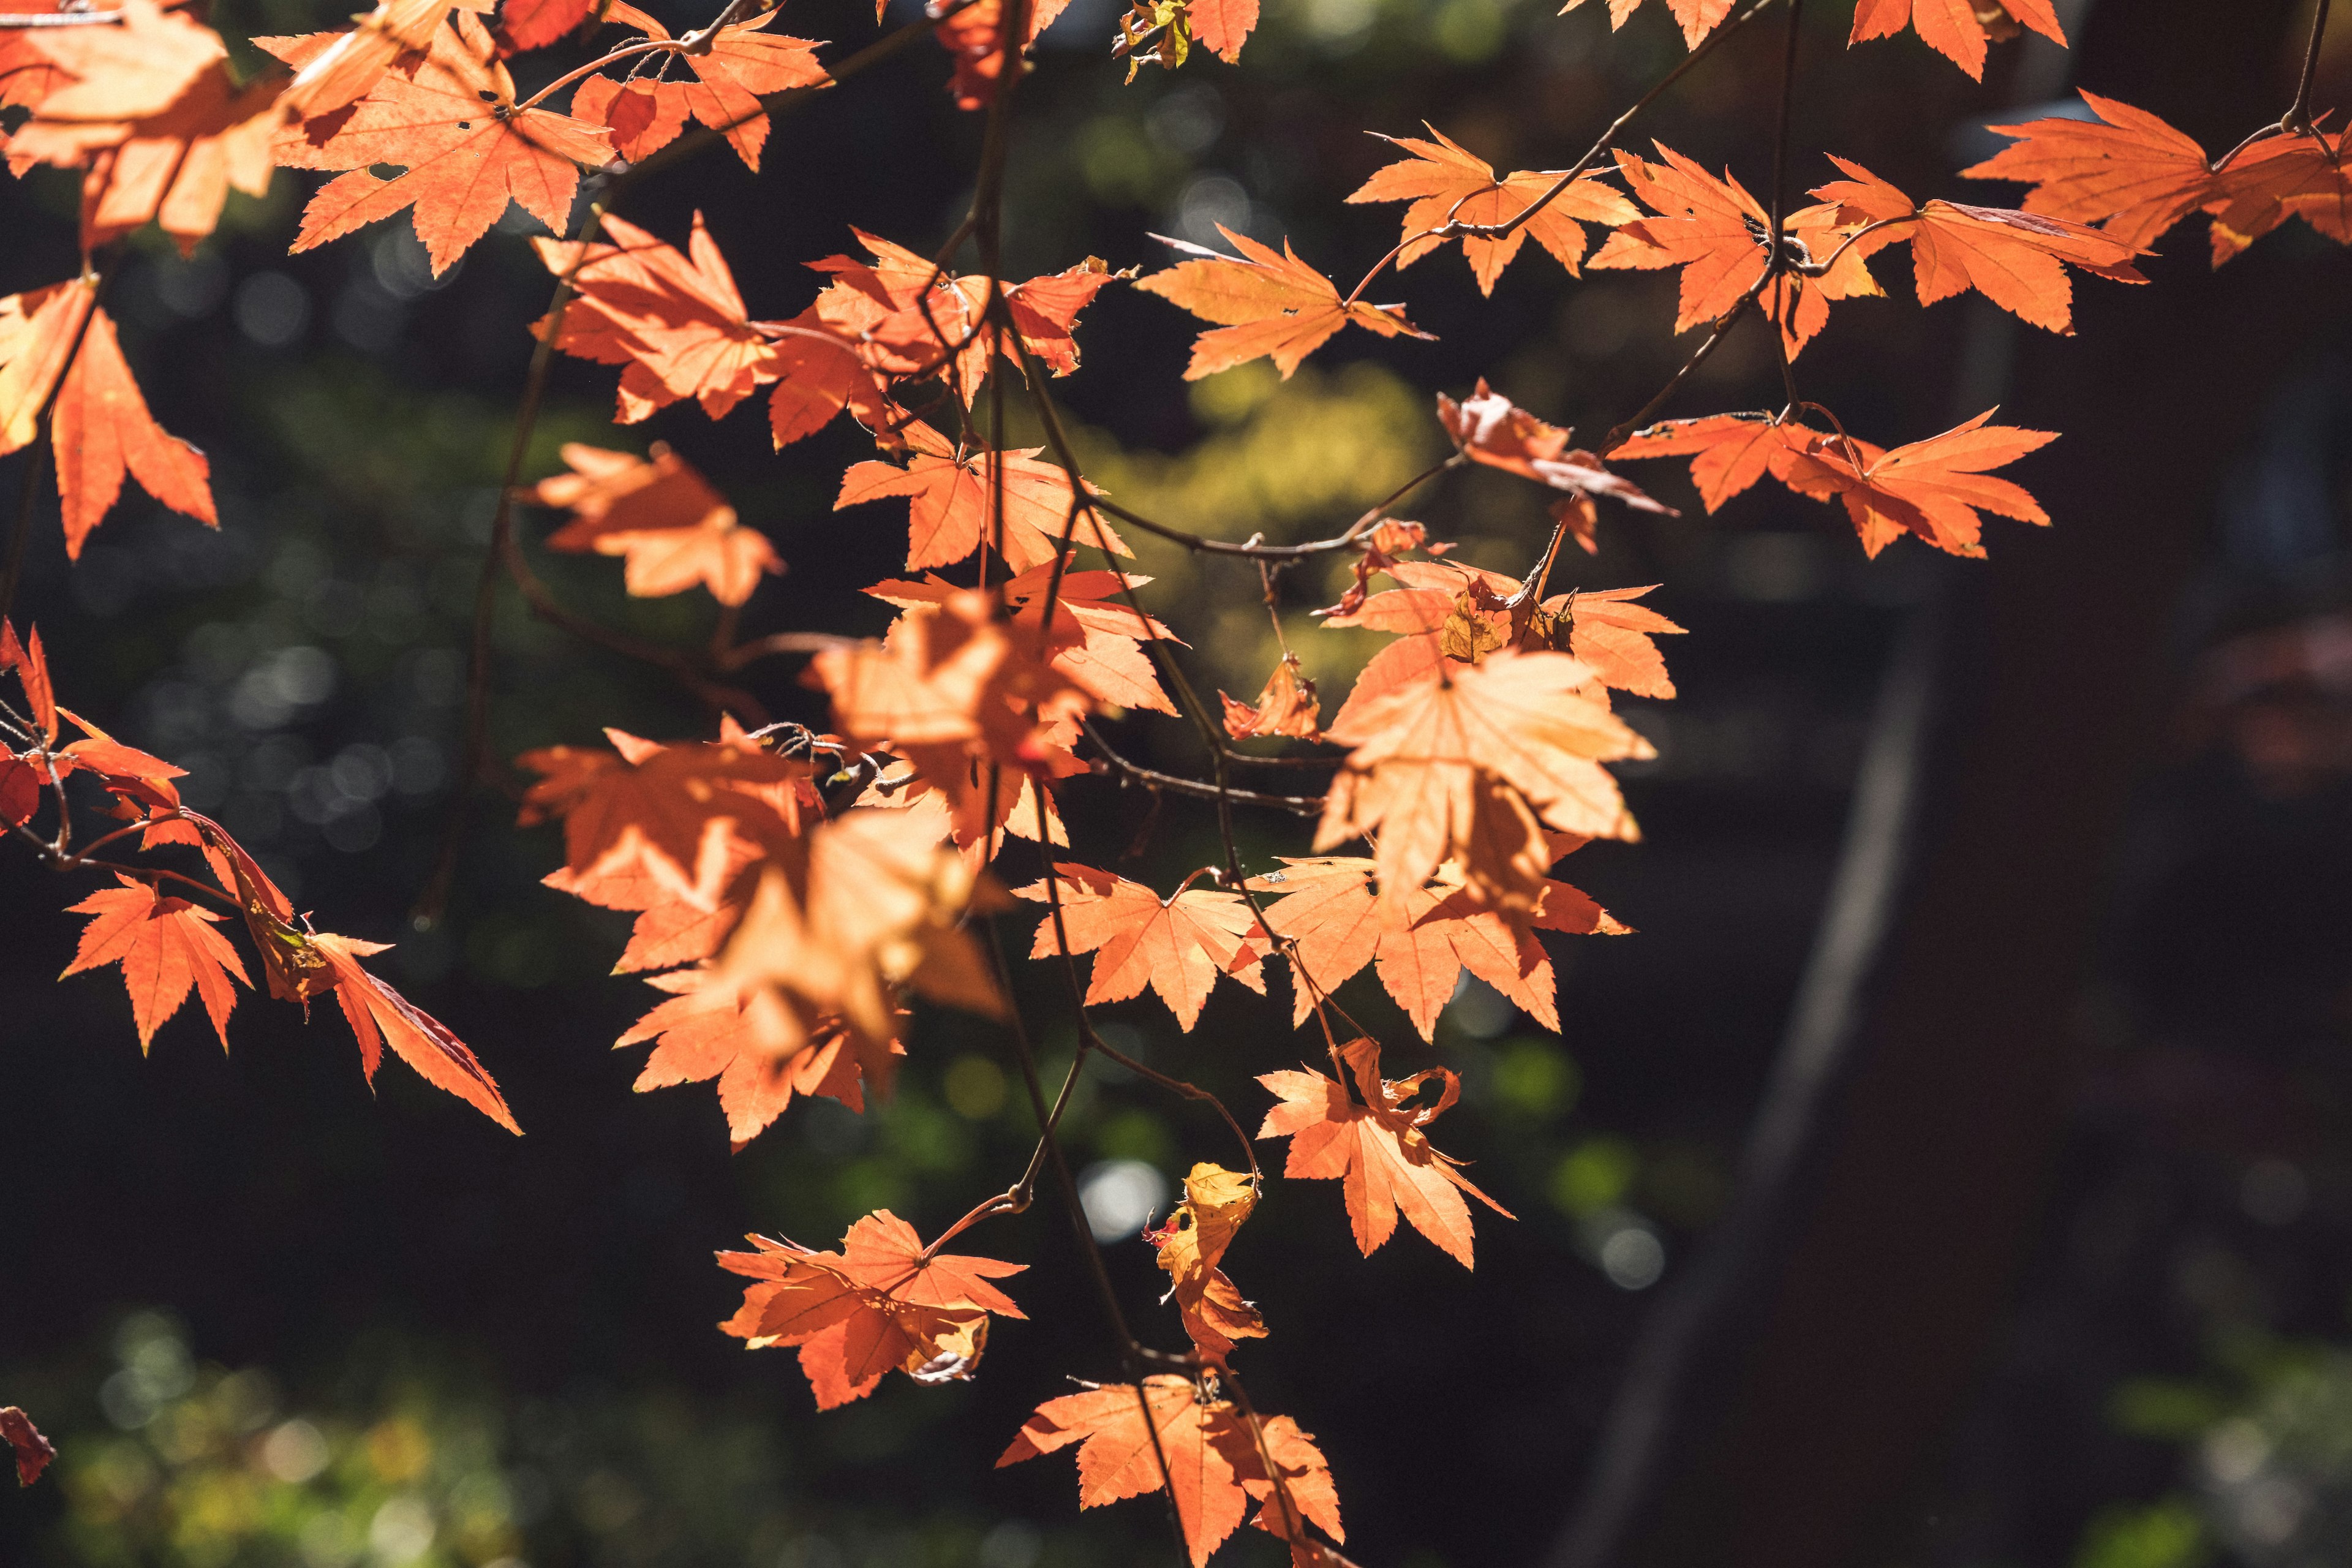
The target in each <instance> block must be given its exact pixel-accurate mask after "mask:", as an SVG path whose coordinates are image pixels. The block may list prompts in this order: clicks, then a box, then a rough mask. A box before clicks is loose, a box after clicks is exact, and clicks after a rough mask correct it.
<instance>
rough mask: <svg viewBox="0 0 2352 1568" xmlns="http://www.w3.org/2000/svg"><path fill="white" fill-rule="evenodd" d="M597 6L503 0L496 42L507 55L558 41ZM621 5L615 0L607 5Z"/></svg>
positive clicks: (568, 0) (582, 1) (582, 0)
mask: <svg viewBox="0 0 2352 1568" xmlns="http://www.w3.org/2000/svg"><path fill="white" fill-rule="evenodd" d="M597 5H598V0H506V4H505V5H503V6H502V7H500V9H499V28H498V37H499V43H500V45H501V46H503V47H504V48H505V50H506V52H507V53H509V54H520V53H522V52H524V51H525V50H528V49H543V48H545V47H548V46H549V45H550V44H554V43H561V42H562V39H563V37H564V35H566V34H568V33H572V32H574V31H576V30H577V29H578V28H579V26H580V25H581V24H582V23H583V22H585V21H587V20H588V18H589V17H591V16H594V15H595V14H596V10H597ZM621 8H622V7H621V6H620V5H618V4H617V0H615V3H614V4H611V5H608V7H607V9H608V10H614V11H617V10H619V9H621ZM663 36H664V37H667V34H665V35H663Z"/></svg>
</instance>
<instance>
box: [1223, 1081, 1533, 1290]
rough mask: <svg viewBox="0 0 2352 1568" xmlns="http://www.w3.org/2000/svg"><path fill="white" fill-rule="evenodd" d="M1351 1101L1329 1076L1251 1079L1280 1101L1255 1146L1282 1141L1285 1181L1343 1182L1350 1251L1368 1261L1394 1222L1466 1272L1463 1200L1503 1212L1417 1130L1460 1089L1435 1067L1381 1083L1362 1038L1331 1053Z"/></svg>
mask: <svg viewBox="0 0 2352 1568" xmlns="http://www.w3.org/2000/svg"><path fill="white" fill-rule="evenodd" d="M1339 1059H1340V1060H1341V1061H1342V1062H1343V1063H1345V1064H1346V1066H1347V1069H1348V1076H1349V1079H1350V1080H1351V1081H1352V1082H1353V1084H1354V1086H1355V1089H1356V1094H1357V1096H1358V1098H1357V1099H1354V1100H1351V1099H1349V1095H1348V1090H1347V1089H1345V1088H1342V1087H1341V1086H1340V1084H1339V1082H1338V1081H1337V1080H1335V1079H1330V1078H1327V1077H1325V1076H1324V1075H1323V1074H1322V1073H1319V1072H1316V1071H1314V1070H1312V1069H1303V1070H1300V1071H1297V1072H1272V1073H1265V1074H1262V1075H1260V1077H1259V1079H1258V1082H1260V1083H1262V1084H1264V1085H1265V1087H1266V1088H1267V1089H1272V1090H1273V1091H1274V1093H1275V1096H1276V1099H1277V1100H1279V1101H1280V1103H1279V1104H1277V1105H1276V1106H1275V1108H1274V1109H1273V1110H1269V1111H1267V1112H1266V1115H1265V1125H1264V1126H1262V1127H1260V1128H1259V1129H1258V1133H1257V1135H1258V1136H1259V1137H1260V1138H1287V1139H1289V1140H1290V1158H1289V1160H1288V1162H1287V1163H1286V1164H1285V1165H1284V1167H1283V1174H1284V1175H1286V1176H1307V1177H1325V1178H1336V1179H1339V1180H1340V1181H1343V1182H1344V1183H1345V1184H1346V1187H1345V1193H1346V1197H1347V1204H1348V1221H1349V1226H1350V1227H1351V1228H1352V1229H1353V1231H1354V1233H1355V1237H1356V1247H1357V1249H1358V1250H1360V1252H1362V1253H1363V1254H1364V1256H1365V1257H1367V1258H1369V1257H1370V1256H1371V1255H1372V1254H1373V1253H1374V1252H1375V1251H1377V1250H1379V1248H1380V1247H1381V1245H1382V1244H1383V1243H1384V1242H1386V1241H1387V1240H1388V1238H1389V1237H1391V1235H1393V1234H1395V1231H1396V1222H1397V1215H1399V1214H1402V1215H1404V1217H1405V1218H1406V1219H1407V1220H1409V1221H1410V1222H1412V1227H1413V1228H1414V1229H1415V1230H1418V1231H1419V1232H1421V1234H1422V1235H1423V1236H1425V1237H1429V1239H1430V1240H1432V1241H1433V1242H1435V1243H1436V1244H1437V1245H1438V1247H1440V1248H1441V1249H1442V1250H1444V1252H1446V1253H1448V1254H1450V1255H1451V1256H1452V1257H1453V1258H1454V1259H1455V1260H1456V1261H1458V1262H1459V1263H1460V1264H1461V1265H1462V1267H1464V1268H1469V1267H1471V1251H1470V1247H1471V1225H1470V1206H1469V1205H1467V1204H1465V1202H1463V1200H1462V1194H1465V1193H1467V1194H1470V1195H1471V1196H1472V1197H1474V1198H1476V1199H1477V1200H1478V1201H1479V1202H1480V1203H1483V1204H1485V1205H1486V1206H1487V1207H1488V1208H1490V1209H1493V1210H1494V1211H1495V1212H1496V1214H1498V1215H1502V1216H1503V1217H1504V1218H1506V1219H1508V1218H1510V1217H1512V1216H1511V1213H1510V1211H1509V1210H1508V1209H1506V1208H1505V1207H1503V1205H1500V1204H1498V1203H1496V1201H1495V1200H1494V1199H1492V1198H1490V1197H1488V1196H1487V1195H1486V1194H1484V1193H1482V1192H1480V1191H1479V1190H1478V1189H1477V1188H1476V1187H1475V1186H1474V1185H1472V1184H1471V1183H1470V1180H1469V1178H1467V1177H1466V1176H1465V1175H1463V1174H1462V1173H1461V1172H1460V1171H1459V1170H1457V1169H1456V1168H1455V1166H1456V1164H1457V1163H1458V1162H1456V1161H1454V1160H1451V1159H1448V1158H1447V1157H1446V1156H1445V1155H1444V1154H1441V1153H1439V1152H1437V1151H1436V1150H1435V1149H1433V1148H1432V1147H1431V1146H1430V1142H1429V1139H1428V1136H1427V1134H1426V1133H1425V1132H1424V1131H1423V1129H1424V1128H1426V1127H1427V1126H1428V1125H1429V1124H1430V1123H1431V1122H1433V1121H1436V1120H1437V1118H1438V1117H1439V1116H1441V1115H1443V1114H1444V1111H1445V1110H1446V1108H1447V1107H1449V1106H1451V1105H1452V1104H1453V1103H1454V1100H1455V1098H1456V1097H1457V1096H1458V1095H1459V1094H1460V1092H1461V1082H1460V1080H1459V1079H1457V1078H1455V1076H1454V1074H1453V1073H1452V1072H1450V1071H1448V1070H1446V1069H1445V1068H1431V1069H1430V1070H1428V1071H1427V1072H1421V1073H1415V1074H1414V1075H1413V1076H1412V1077H1411V1078H1408V1079H1396V1080H1394V1081H1389V1080H1384V1079H1382V1078H1381V1048H1380V1047H1379V1046H1378V1045H1376V1044H1374V1043H1373V1042H1372V1041H1370V1040H1351V1041H1349V1043H1348V1044H1346V1045H1344V1046H1341V1047H1339ZM1433 1081H1434V1082H1436V1083H1438V1084H1440V1085H1442V1088H1441V1089H1439V1090H1438V1093H1437V1098H1436V1099H1435V1100H1432V1101H1429V1102H1428V1103H1425V1104H1423V1103H1418V1101H1419V1100H1420V1097H1421V1095H1422V1092H1423V1089H1424V1087H1425V1086H1427V1085H1428V1084H1430V1083H1432V1082H1433Z"/></svg>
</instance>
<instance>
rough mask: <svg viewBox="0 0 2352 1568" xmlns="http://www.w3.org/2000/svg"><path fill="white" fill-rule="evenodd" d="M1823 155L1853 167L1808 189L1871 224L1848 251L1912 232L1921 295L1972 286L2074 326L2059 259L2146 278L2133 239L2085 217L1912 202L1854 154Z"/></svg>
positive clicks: (1947, 294)
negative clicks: (1839, 177) (2105, 229)
mask: <svg viewBox="0 0 2352 1568" xmlns="http://www.w3.org/2000/svg"><path fill="white" fill-rule="evenodd" d="M1830 162H1831V163H1835V164H1836V165H1837V166H1838V167H1839V168H1840V169H1842V170H1843V171H1844V172H1845V173H1846V174H1848V175H1849V176H1851V177H1850V178H1847V179H1843V180H1832V181H1831V182H1830V183H1829V184H1826V185H1819V186H1816V187H1815V188H1814V190H1813V195H1817V196H1819V197H1821V198H1822V200H1823V201H1825V202H1830V203H1832V204H1833V205H1835V206H1836V208H1837V213H1838V221H1839V222H1840V223H1842V224H1847V225H1858V224H1868V225H1870V226H1871V228H1870V230H1869V231H1868V232H1866V233H1858V234H1857V235H1856V237H1855V238H1854V241H1853V248H1854V249H1855V250H1856V251H1868V252H1870V253H1871V254H1876V253H1877V252H1878V251H1880V250H1883V249H1885V247H1887V246H1890V245H1899V244H1901V243H1903V242H1904V241H1906V240H1908V241H1909V242H1910V245H1911V264H1912V268H1913V274H1914V281H1915V283H1916V287H1917V289H1918V292H1919V303H1921V304H1922V305H1932V304H1934V303H1936V301H1937V300H1948V299H1950V298H1951V297H1952V296H1953V295H1955V294H1958V293H1962V292H1964V291H1966V290H1968V289H1976V290H1978V291H1979V293H1981V294H1983V295H1984V297H1985V298H1986V299H1988V300H1991V301H1992V302H1993V303H1994V304H1996V305H1999V306H2000V308H2001V309H2002V310H2007V311H2009V312H2010V313H2011V315H2013V316H2016V317H2017V318H2018V319H2019V320H2021V321H2031V322H2032V323H2033V324H2034V325H2035V326H2037V327H2044V328H2047V329H2048V330H2050V331H2053V332H2065V333H2072V332H2073V331H2074V309H2073V300H2074V290H2073V289H2072V287H2071V286H2070V285H2069V284H2068V282H2067V279H2066V268H2067V267H2069V266H2072V267H2078V268H2082V269H2083V270H2084V271H2085V272H2092V273H2096V274H2097V275H2098V276H2100V277H2102V278H2109V279H2114V280H2115V281H2116V282H2118V283H2145V282H2147V279H2146V278H2144V277H2143V276H2141V274H2140V272H2139V269H2138V268H2135V267H2134V266H2132V264H2131V258H2133V257H2134V256H2137V255H2138V254H2139V252H2138V251H2137V249H2136V248H2134V247H2131V246H2128V245H2126V244H2124V243H2123V242H2122V241H2121V240H2119V239H2116V238H2115V237H2112V236H2110V235H2107V234H2105V233H2104V232H2102V231H2101V230H2098V229H2095V228H2093V227H2091V226H2089V225H2087V224H2079V223H2074V222H2071V221H2070V220H2068V219H2065V218H2061V217H2051V216H2046V215H2042V214H2039V213H2030V212H2019V211H2016V210H2014V209H2012V208H2010V207H1976V206H1966V205H1961V204H1960V203H1958V202H1947V201H1929V202H1925V203H1915V202H1913V201H1912V199H1911V198H1910V197H1909V196H1906V195H1904V194H1903V193H1902V192H1901V191H1898V190H1896V189H1895V187H1894V186H1893V185H1890V184H1887V183H1886V182H1885V180H1882V179H1880V178H1879V177H1878V176H1877V175H1875V174H1872V173H1871V172H1870V171H1869V170H1867V169H1865V168H1864V167H1863V166H1862V165H1861V164H1859V163H1852V162H1850V161H1848V160H1846V159H1844V158H1838V157H1832V158H1831V159H1830Z"/></svg>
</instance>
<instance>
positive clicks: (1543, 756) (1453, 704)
mask: <svg viewBox="0 0 2352 1568" xmlns="http://www.w3.org/2000/svg"><path fill="white" fill-rule="evenodd" d="M1591 679H1592V672H1591V670H1590V669H1589V668H1586V667H1585V666H1584V665H1582V664H1580V663H1578V662H1577V661H1576V660H1575V659H1573V658H1570V657H1568V656H1567V655H1566V654H1560V653H1551V652H1532V653H1523V652H1519V651H1517V650H1515V649H1504V650H1501V651H1498V652H1496V653H1494V654H1492V655H1490V656H1489V657H1488V658H1486V661H1485V662H1484V663H1482V664H1477V665H1458V664H1455V663H1454V662H1453V661H1451V660H1444V661H1440V663H1439V665H1438V667H1437V668H1435V669H1433V671H1431V672H1430V675H1429V676H1428V677H1427V678H1425V679H1420V680H1416V681H1413V682H1411V683H1409V684H1402V685H1399V686H1397V687H1395V688H1394V689H1390V690H1387V691H1383V692H1381V694H1380V695H1379V696H1377V697H1374V698H1372V699H1371V700H1370V701H1368V702H1365V703H1363V704H1362V705H1360V706H1357V705H1355V704H1353V703H1352V702H1351V704H1350V710H1349V711H1343V712H1342V713H1341V715H1340V717H1339V720H1338V721H1335V722H1334V723H1333V724H1332V726H1331V729H1330V731H1329V732H1328V733H1329V738H1330V739H1332V740H1334V741H1336V742H1339V743H1340V744H1341V745H1345V746H1350V747H1353V748H1354V750H1352V751H1351V752H1349V756H1348V760H1347V762H1346V763H1344V764H1342V766H1341V768H1340V770H1339V774H1338V776H1337V777H1335V778H1334V779H1333V780H1332V781H1331V790H1330V794H1329V795H1328V797H1327V799H1326V802H1325V805H1324V812H1323V819H1322V821H1321V823H1320V824H1319V825H1318V826H1317V828H1316V832H1315V847H1316V849H1317V850H1318V851H1321V850H1324V849H1328V848H1331V847H1334V846H1336V845H1339V844H1341V843H1344V842H1346V841H1347V840H1349V839H1350V838H1354V837H1360V836H1365V835H1370V834H1374V833H1377V836H1378V846H1377V849H1376V852H1375V858H1376V860H1377V862H1378V866H1379V871H1380V878H1381V885H1382V886H1384V887H1418V886H1420V885H1421V884H1422V883H1423V882H1424V881H1426V880H1427V879H1429V878H1430V876H1431V875H1432V874H1433V873H1434V872H1435V871H1436V869H1437V867H1438V864H1439V862H1441V861H1444V860H1447V859H1455V860H1459V861H1460V862H1461V864H1462V867H1463V877H1464V884H1465V889H1467V891H1468V893H1469V895H1470V897H1471V898H1472V899H1473V900H1475V901H1478V902H1481V903H1500V904H1506V905H1509V906H1513V907H1526V906H1528V905H1529V904H1531V903H1532V902H1533V901H1534V900H1535V898H1536V897H1537V895H1538V891H1539V889H1540V884H1541V883H1542V881H1543V872H1544V868H1546V867H1549V865H1550V864H1551V858H1550V857H1549V854H1548V853H1547V851H1546V847H1545V843H1544V837H1543V833H1542V828H1543V827H1544V826H1550V827H1553V828H1555V829H1557V830H1559V832H1562V833H1576V834H1581V835H1584V836H1586V837H1595V838H1624V839H1632V838H1635V837H1639V834H1638V830H1637V829H1636V828H1635V827H1634V826H1633V817H1632V816H1631V815H1630V814H1629V813H1628V812H1627V811H1626V809H1625V803H1624V799H1623V797H1622V796H1621V795H1619V794H1618V792H1617V783H1616V781H1615V780H1614V779H1612V778H1611V777H1610V776H1609V773H1608V772H1607V771H1606V770H1605V769H1603V768H1602V767H1601V763H1604V762H1616V761H1621V760H1624V759H1628V758H1645V757H1650V756H1654V755H1655V754H1656V753H1655V752H1654V750H1653V749H1652V748H1651V746H1650V744H1649V742H1646V741H1644V740H1643V739H1642V737H1641V736H1639V735H1637V734H1635V733H1634V732H1633V731H1632V730H1630V729H1628V728H1627V727H1626V725H1625V723H1624V721H1622V720H1621V719H1619V718H1618V717H1617V716H1616V715H1614V714H1612V713H1611V712H1610V711H1609V710H1608V709H1607V707H1606V706H1604V705H1603V703H1601V701H1599V700H1596V699H1595V698H1594V697H1593V696H1591V694H1589V693H1586V692H1584V691H1581V690H1580V689H1579V688H1581V687H1583V686H1585V685H1587V684H1588V683H1589V682H1590V681H1591Z"/></svg>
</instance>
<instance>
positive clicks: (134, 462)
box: [0, 29, 219, 559]
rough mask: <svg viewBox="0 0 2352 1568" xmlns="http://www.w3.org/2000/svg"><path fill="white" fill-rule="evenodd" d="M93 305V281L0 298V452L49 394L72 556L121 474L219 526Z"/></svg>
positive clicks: (16, 441)
mask: <svg viewBox="0 0 2352 1568" xmlns="http://www.w3.org/2000/svg"><path fill="white" fill-rule="evenodd" d="M91 30H102V29H91ZM97 299H98V295H97V283H96V279H77V280H75V281H73V282H69V283H53V284H51V285H49V287H47V288H46V289H34V290H33V291H31V292H30V293H26V294H13V295H10V296H9V297H8V298H7V299H5V300H0V454H5V453H8V452H14V451H16V450H18V449H20V448H21V447H25V446H26V445H27V444H29V443H30V442H31V441H32V439H33V437H35V436H36V435H37V434H38V433H39V430H40V416H41V410H42V407H43V405H44V404H45V403H47V401H48V399H49V397H50V395H51V391H52V389H54V390H55V395H56V402H55V405H54V406H53V408H52V410H51V413H50V417H49V437H50V446H51V447H53V448H54V453H55V460H56V463H57V473H58V497H59V500H60V501H61V503H62V508H61V510H62V512H63V516H64V521H65V531H66V554H67V555H68V557H69V558H75V559H79V556H80V554H81V547H82V542H83V541H84V540H85V539H87V538H89V531H90V530H91V529H93V528H96V527H97V526H98V525H99V523H100V521H101V520H103V519H104V518H105V516H106V513H107V511H108V510H109V509H110V508H111V507H112V506H113V505H114V502H115V500H116V498H118V497H119V496H121V493H122V479H123V476H124V475H125V474H126V473H127V474H129V475H131V476H132V477H133V478H135V479H138V481H139V482H140V484H141V485H142V486H143V487H144V488H145V489H146V491H147V493H148V494H149V495H152V496H153V497H154V498H155V499H156V500H159V501H162V502H163V504H164V505H165V506H168V507H170V508H171V509H172V510H174V511H177V512H183V513H185V514H186V515H188V516H190V517H193V518H194V519H195V520H196V521H199V522H202V523H204V524H205V526H207V527H214V528H216V527H218V526H219V519H218V517H217V516H216V515H215V512H214V510H213V493H212V485H211V482H210V479H211V472H212V468H211V465H210V464H208V463H207V462H206V461H205V455H204V454H203V453H202V452H199V451H197V450H196V449H195V448H194V447H191V446H189V445H188V444H187V443H186V442H185V441H183V440H181V439H180V438H179V437H176V436H172V435H169V434H167V433H165V431H164V430H163V427H162V426H159V425H157V424H156V423H155V419H154V416H152V415H151V414H149V413H148V412H147V400H146V399H145V398H143V397H142V396H141V395H140V394H139V384H138V382H137V381H135V380H133V379H132V377H131V367H130V365H129V364H127V363H124V361H123V358H122V347H121V343H120V342H118V341H117V339H116V338H115V335H114V322H113V321H112V319H111V318H110V317H109V316H108V315H107V313H106V312H105V311H104V310H101V309H100V308H99V306H98V303H97ZM68 354H71V355H72V356H73V357H72V359H71V362H70V363H68V361H67V357H66V356H67V355H68ZM60 373H62V377H63V379H62V380H60V379H59V376H60Z"/></svg>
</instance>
